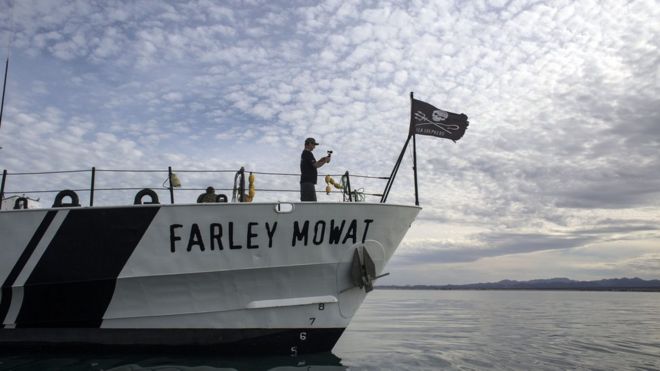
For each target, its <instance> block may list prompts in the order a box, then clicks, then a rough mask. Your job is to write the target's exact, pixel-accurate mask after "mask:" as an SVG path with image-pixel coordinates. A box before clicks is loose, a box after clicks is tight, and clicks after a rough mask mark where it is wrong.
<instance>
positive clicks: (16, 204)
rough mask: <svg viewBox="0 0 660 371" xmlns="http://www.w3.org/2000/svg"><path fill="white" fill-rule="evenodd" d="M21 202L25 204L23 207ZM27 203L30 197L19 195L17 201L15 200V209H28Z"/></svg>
mask: <svg viewBox="0 0 660 371" xmlns="http://www.w3.org/2000/svg"><path fill="white" fill-rule="evenodd" d="M21 204H23V207H21ZM27 205H28V199H27V198H25V197H19V198H17V199H16V202H14V210H20V209H27V208H28V206H27Z"/></svg>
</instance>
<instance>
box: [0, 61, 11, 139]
mask: <svg viewBox="0 0 660 371" xmlns="http://www.w3.org/2000/svg"><path fill="white" fill-rule="evenodd" d="M8 70H9V57H7V60H6V61H5V80H4V82H3V83H2V103H0V128H1V127H2V111H4V109H5V89H6V88H7V71H8ZM0 148H2V147H0Z"/></svg>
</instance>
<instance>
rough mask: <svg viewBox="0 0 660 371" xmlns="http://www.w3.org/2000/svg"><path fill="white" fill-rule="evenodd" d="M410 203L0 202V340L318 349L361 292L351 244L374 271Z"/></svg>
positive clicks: (342, 323)
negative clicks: (2, 207) (43, 205)
mask: <svg viewBox="0 0 660 371" xmlns="http://www.w3.org/2000/svg"><path fill="white" fill-rule="evenodd" d="M419 210H420V209H419V208H418V207H414V206H401V205H389V204H368V203H292V204H282V205H280V204H277V203H251V204H249V203H241V204H234V203H228V204H227V203H225V204H223V203H215V204H192V205H139V206H131V207H117V208H111V207H105V208H104V207H94V208H61V209H48V210H44V209H40V210H16V211H2V212H0V236H3V237H2V241H1V242H0V244H1V245H2V246H1V247H0V251H2V257H3V259H0V282H4V284H3V289H2V297H0V300H1V301H0V319H2V324H3V326H4V328H3V329H0V343H4V344H25V343H30V342H35V343H41V344H44V343H49V344H55V343H57V344H62V343H71V344H73V343H84V344H94V343H98V344H101V345H145V346H158V345H190V346H194V345H210V346H223V344H224V345H226V346H229V347H230V348H231V347H232V346H233V345H236V346H237V347H235V348H237V349H238V348H241V349H242V350H246V349H243V348H245V347H248V348H250V347H259V346H270V344H271V343H273V342H274V343H276V344H277V349H276V350H275V349H274V352H293V353H295V352H299V351H300V352H302V351H318V350H329V349H330V348H331V347H332V346H333V345H334V342H336V340H337V338H338V337H339V336H340V335H341V332H342V331H343V329H344V328H346V326H347V325H348V323H349V322H350V320H351V318H352V317H353V315H354V314H355V311H356V310H357V309H358V307H359V305H360V304H361V303H362V301H363V300H364V298H365V295H366V292H365V289H364V288H360V287H356V286H355V279H354V278H352V276H351V270H352V265H353V264H354V263H353V260H354V259H355V258H354V254H355V250H359V251H360V254H363V255H364V252H365V251H366V253H367V254H368V255H369V257H370V258H371V259H372V260H373V263H374V265H375V274H376V275H380V274H382V273H384V267H385V264H386V263H387V261H388V260H389V259H390V257H391V256H392V254H393V253H394V251H395V249H396V248H397V246H398V245H399V243H400V242H401V240H402V239H403V236H404V235H405V233H406V232H407V230H408V228H409V227H410V225H411V223H412V221H413V220H414V218H415V216H416V215H417V213H418V212H419ZM50 328H55V329H67V330H66V331H64V332H62V331H59V332H60V335H57V331H48V330H46V329H50ZM63 334H64V335H63ZM278 334H279V335H278ZM167 335H172V336H170V337H169V338H168V336H167ZM198 335H199V336H198ZM264 336H265V337H264ZM278 336H279V337H278ZM35 337H38V339H34V338H35ZM259 338H261V339H262V340H263V339H268V340H267V341H265V342H260V341H257V340H255V339H259ZM159 339H160V340H159ZM246 339H248V340H249V339H252V340H254V341H252V340H250V341H248V342H247V343H246ZM232 344H233V345H232ZM328 346H329V348H328ZM324 348H327V349H324ZM216 349H217V348H216ZM228 349H229V348H228ZM232 349H233V348H232ZM247 350H248V351H257V352H259V351H260V350H259V349H247Z"/></svg>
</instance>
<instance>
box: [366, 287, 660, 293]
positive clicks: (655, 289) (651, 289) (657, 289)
mask: <svg viewBox="0 0 660 371" xmlns="http://www.w3.org/2000/svg"><path fill="white" fill-rule="evenodd" d="M374 289H377V290H417V291H421V290H428V291H607V292H660V287H637V288H635V287H631V288H619V287H605V288H531V287H530V288H512V287H508V288H464V287H451V288H447V287H417V286H374Z"/></svg>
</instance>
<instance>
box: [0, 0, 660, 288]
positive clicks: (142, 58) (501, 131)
mask: <svg viewBox="0 0 660 371" xmlns="http://www.w3.org/2000/svg"><path fill="white" fill-rule="evenodd" d="M0 9H2V10H3V11H0V27H1V29H0V30H1V32H2V34H1V36H2V38H1V40H2V41H3V45H10V46H11V47H10V48H4V49H3V52H4V55H5V56H6V55H10V77H9V81H8V86H7V98H6V101H5V113H4V117H3V122H2V127H1V128H0V145H1V146H2V147H3V149H2V156H1V157H0V167H2V168H7V169H8V170H9V171H10V172H19V171H27V170H30V171H36V170H54V169H83V168H84V169H86V168H90V167H91V166H97V167H99V168H134V169H135V168H158V169H162V168H167V166H173V167H175V168H197V169H225V168H237V167H240V166H246V167H247V168H249V169H250V170H256V171H281V172H287V173H295V172H297V171H298V169H297V167H298V161H297V158H298V156H299V152H300V150H301V142H302V140H303V139H304V138H305V137H307V136H315V137H317V138H318V139H319V140H320V141H321V142H322V143H323V144H324V146H327V148H321V149H322V150H325V149H333V150H334V151H335V155H334V156H333V157H334V158H333V162H332V166H330V167H329V168H327V169H328V170H327V171H328V172H331V173H335V174H337V173H343V172H344V171H345V170H350V171H351V172H352V173H357V174H369V175H387V174H389V171H390V169H391V166H392V165H393V163H394V160H395V159H396V156H397V154H398V151H399V150H400V148H401V146H402V144H403V141H404V140H405V135H406V131H407V126H408V121H409V117H408V115H409V109H410V108H409V99H408V93H409V92H410V91H414V92H415V95H416V97H418V98H419V99H422V100H425V101H427V102H430V103H432V104H434V105H437V106H439V107H442V108H445V109H448V110H450V111H453V112H465V113H466V114H468V115H469V117H470V127H469V129H468V131H467V133H466V135H465V137H464V138H463V139H462V140H461V141H459V142H458V143H457V144H454V143H451V142H449V141H441V140H437V139H435V138H429V137H420V138H418V143H417V147H418V148H417V149H418V168H419V173H420V197H421V204H422V206H423V207H424V210H423V211H422V213H421V215H420V219H419V221H418V223H416V224H415V225H414V226H413V227H412V229H411V231H410V233H409V235H408V237H407V238H406V240H405V243H404V246H403V247H402V249H401V251H400V252H401V255H400V257H395V259H399V260H395V262H403V261H404V260H406V261H408V260H409V261H422V260H425V261H426V263H428V264H426V265H431V264H442V263H443V262H454V263H455V264H454V265H456V266H459V265H461V264H462V266H461V267H460V270H458V269H459V268H454V267H453V265H452V266H450V265H445V266H444V268H443V269H457V270H456V272H457V274H459V273H465V272H468V271H469V269H467V268H469V265H470V264H472V263H473V262H478V261H487V260H488V259H493V258H498V259H500V260H499V261H500V262H501V259H510V260H511V261H513V259H514V258H513V257H515V259H519V258H524V259H528V260H527V261H528V262H530V264H531V265H533V264H534V263H538V261H537V259H540V258H539V254H538V253H539V252H540V251H541V252H542V251H557V252H560V251H561V252H571V251H578V250H579V251H581V252H582V253H584V252H585V251H588V252H590V253H591V255H589V256H591V258H592V259H593V261H592V263H593V265H592V266H594V267H596V266H599V264H601V263H602V264H619V263H620V264H619V265H618V267H620V270H618V272H622V273H623V274H627V273H629V274H630V275H636V271H635V268H634V267H640V266H644V264H645V262H648V264H651V265H653V262H654V261H655V260H656V259H657V256H656V255H653V253H652V252H649V251H648V246H650V245H653V244H655V245H657V243H658V242H659V239H658V233H657V227H654V226H657V225H658V222H659V221H660V220H659V218H660V217H659V215H660V212H659V211H660V210H659V207H658V202H659V201H660V160H658V156H657V153H660V125H659V124H660V109H659V107H660V105H658V101H657V97H658V96H660V79H659V76H658V74H659V67H658V66H659V65H660V53H659V52H658V40H660V24H659V23H658V22H657V21H656V20H657V19H659V18H660V8H659V7H658V6H657V4H656V3H655V2H654V1H629V2H621V1H599V2H596V1H580V2H574V1H568V0H566V1H561V0H558V1H549V2H542V3H539V2H534V1H526V0H514V1H475V2H468V3H465V2H453V1H417V2H412V3H405V2H404V3H401V2H395V1H386V0H383V1H378V2H364V1H334V0H332V1H318V2H313V3H310V2H306V1H305V2H302V1H301V2H294V3H290V4H286V5H285V4H280V3H277V2H275V3H273V2H270V1H254V2H250V3H249V4H245V3H242V2H233V1H229V2H223V3H222V4H220V3H213V2H208V1H190V2H185V3H182V2H175V1H171V2H170V1H164V2H137V3H136V2H129V1H115V2H110V3H107V2H78V1H60V2H57V3H55V2H41V1H11V0H1V1H0ZM5 10H6V11H5ZM5 40H6V41H5ZM411 166H412V164H411V160H410V158H409V156H407V157H406V159H405V161H404V164H403V165H402V167H401V171H400V173H399V179H397V183H396V184H395V187H394V189H393V194H392V195H391V199H392V201H394V202H403V203H410V202H412V183H411V176H410V175H411V174H410V173H411V172H410V167H411ZM325 169H326V168H324V170H325ZM74 178H75V177H74V176H72V177H69V178H63V179H59V180H57V181H56V182H55V183H54V184H53V186H54V187H57V186H65V185H67V186H68V185H69V184H70V183H71V182H74V181H75V180H76V179H77V178H76V179H74ZM128 180H131V181H138V180H139V181H141V182H144V183H146V184H145V185H147V184H148V185H151V186H156V187H157V186H159V185H160V183H161V182H162V179H161V178H160V175H158V176H155V175H154V176H153V177H150V178H144V179H139V178H136V179H133V178H131V179H125V181H128ZM113 181H114V180H113ZM185 181H186V182H187V184H190V185H191V186H198V187H200V188H203V187H204V186H206V185H207V184H209V183H211V184H214V185H216V186H222V185H221V184H220V183H222V182H230V181H231V180H230V179H225V178H222V177H215V178H214V177H211V176H193V175H190V176H187V177H186V179H185ZM259 181H262V182H265V183H268V185H272V186H274V187H276V188H292V189H295V188H296V187H297V184H296V183H297V181H296V179H295V177H290V178H286V179H271V178H268V179H267V178H266V177H262V178H260V179H259ZM83 182H86V181H84V180H83ZM9 186H11V187H16V188H22V189H34V188H35V184H34V183H29V181H28V180H24V179H23V178H21V179H20V180H18V178H16V181H15V182H14V183H11V184H10V185H9ZM227 186H229V184H226V185H225V187H227ZM356 186H357V187H363V188H365V190H366V191H368V192H370V193H379V192H381V191H382V187H383V186H384V184H382V182H381V181H377V180H364V181H358V180H356ZM187 197H190V198H191V199H192V198H193V197H194V195H189V196H187ZM286 197H288V198H289V199H292V200H293V199H295V198H296V195H295V193H294V194H288V195H286V194H285V195H277V194H266V193H262V194H259V195H258V199H259V200H262V201H263V200H275V199H284V198H286ZM322 197H323V199H327V200H334V198H333V197H336V196H327V197H326V196H322ZM370 200H371V201H377V198H370ZM104 201H105V202H109V203H113V202H114V203H117V202H123V199H122V200H118V199H116V200H113V199H112V198H111V197H107V198H106V199H104ZM613 240H616V241H624V240H625V243H627V244H629V247H630V248H628V249H625V250H621V251H620V252H619V253H618V255H617V256H616V259H618V260H616V261H615V262H612V261H611V260H609V261H607V262H604V261H600V260H599V259H600V254H599V253H598V251H599V246H601V245H600V244H601V243H607V241H613ZM422 258H423V259H422ZM535 259H536V260H535ZM516 261H517V260H516ZM617 262H619V263H617ZM631 262H632V263H631ZM553 264H555V266H554V267H553V269H554V271H553V272H556V273H555V274H556V275H557V276H562V275H564V274H563V273H565V272H570V273H571V274H576V273H575V272H576V271H575V270H574V269H573V267H569V266H568V265H569V264H568V263H567V262H566V261H559V260H558V261H557V262H555V263H553ZM602 264H601V266H602ZM397 266H398V265H397V264H395V265H393V267H394V268H395V269H397V268H396V267H397ZM583 267H584V269H583V270H582V271H580V272H579V273H578V275H581V276H580V277H575V278H580V279H588V278H599V277H598V275H599V274H602V270H598V269H593V270H592V269H590V268H589V265H588V264H583ZM625 267H628V268H625ZM410 272H411V271H407V272H406V276H405V277H407V279H413V278H411V277H413V276H414V275H411V274H412V273H410ZM429 272H430V271H429V270H425V271H424V273H423V274H421V273H420V276H418V277H417V278H415V279H419V280H423V279H427V280H429V283H435V282H433V279H434V276H433V275H432V274H431V275H430V274H429ZM645 272H647V273H645V274H647V276H648V277H655V278H657V277H658V276H657V273H653V272H652V271H651V270H645ZM392 273H393V274H392V276H391V277H389V278H388V280H389V281H387V282H390V283H396V282H397V281H396V280H397V278H396V277H397V275H396V270H394V271H393V272H392ZM445 273H447V272H445ZM491 274H493V276H494V277H500V278H507V274H508V272H507V271H506V270H502V271H500V272H499V273H498V272H491ZM498 274H499V276H498ZM438 277H440V276H438ZM442 277H443V279H446V278H445V277H448V275H445V276H442ZM517 278H519V279H520V278H523V277H517ZM529 278H535V277H529ZM460 280H461V281H462V282H466V281H469V277H461V279H460ZM401 283H405V282H401ZM446 283H451V282H446Z"/></svg>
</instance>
